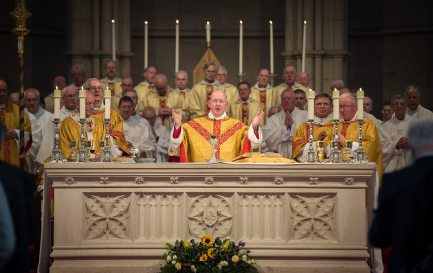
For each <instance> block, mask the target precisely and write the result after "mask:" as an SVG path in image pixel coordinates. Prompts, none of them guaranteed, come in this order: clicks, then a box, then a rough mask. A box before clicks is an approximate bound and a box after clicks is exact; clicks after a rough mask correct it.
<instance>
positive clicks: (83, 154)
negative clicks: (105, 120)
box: [78, 119, 89, 162]
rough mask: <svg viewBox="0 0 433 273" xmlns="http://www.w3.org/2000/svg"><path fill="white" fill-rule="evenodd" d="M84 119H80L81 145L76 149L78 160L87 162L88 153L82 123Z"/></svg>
mask: <svg viewBox="0 0 433 273" xmlns="http://www.w3.org/2000/svg"><path fill="white" fill-rule="evenodd" d="M85 122H86V120H85V119H80V124H81V147H80V150H79V151H78V162H89V153H88V151H87V145H86V141H85V139H84V124H85Z"/></svg>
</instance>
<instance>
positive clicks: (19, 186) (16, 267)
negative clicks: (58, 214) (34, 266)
mask: <svg viewBox="0 0 433 273" xmlns="http://www.w3.org/2000/svg"><path fill="white" fill-rule="evenodd" d="M0 178H1V180H2V182H3V187H4V189H5V193H6V196H7V198H8V202H9V207H10V209H11V214H12V219H13V223H14V229H15V234H16V237H17V238H16V239H17V242H16V247H15V252H14V253H13V255H12V257H11V259H10V260H9V262H8V263H7V264H6V265H5V268H4V269H3V271H2V272H5V273H6V272H14V273H15V272H17V273H21V272H22V273H24V272H26V273H28V272H29V253H28V245H29V244H30V242H31V241H32V238H31V236H30V231H31V230H32V229H34V228H36V227H35V223H34V222H33V219H34V217H35V213H36V211H35V208H34V203H33V193H34V189H35V188H34V177H33V176H32V175H31V174H29V173H27V172H25V171H23V170H22V169H20V168H18V167H15V166H12V165H10V164H7V163H5V162H2V161H0Z"/></svg>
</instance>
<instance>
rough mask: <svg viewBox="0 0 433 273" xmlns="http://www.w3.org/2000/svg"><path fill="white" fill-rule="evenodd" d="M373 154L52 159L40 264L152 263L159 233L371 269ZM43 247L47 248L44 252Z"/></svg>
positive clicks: (269, 267) (290, 264)
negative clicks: (312, 158) (203, 160)
mask: <svg viewBox="0 0 433 273" xmlns="http://www.w3.org/2000/svg"><path fill="white" fill-rule="evenodd" d="M375 170H376V167H375V165H374V164H372V163H369V164H248V163H243V164H240V163H238V164H235V163H232V164H194V163H193V164H170V163H164V164H160V163H139V164H126V163H125V164H122V163H87V164H86V163H63V164H59V163H48V164H46V165H45V178H46V179H45V181H46V183H45V189H44V220H43V222H44V224H43V226H44V227H43V234H42V247H41V250H42V255H41V264H40V271H41V272H47V270H48V254H49V252H50V245H49V243H50V234H51V233H50V230H49V226H50V225H49V217H47V215H49V208H50V198H49V194H50V190H49V188H50V185H52V186H53V189H54V191H55V194H54V197H55V198H54V233H53V234H54V238H53V240H54V241H53V248H52V252H51V258H52V259H53V263H52V265H51V267H50V268H49V271H50V272H56V273H57V272H62V273H64V272H66V273H69V272H80V273H83V272H92V273H93V272H95V273H96V272H98V273H100V272H101V273H102V272H104V273H105V272H137V273H138V272H158V269H159V263H160V261H161V256H162V255H163V253H164V252H165V247H164V246H165V243H167V242H170V243H173V242H174V241H175V240H176V239H191V238H198V237H200V236H201V235H203V234H205V233H210V234H213V235H214V236H220V237H230V238H232V239H234V240H236V241H238V240H243V241H245V242H246V247H247V248H249V249H251V251H252V256H253V257H254V259H255V260H256V262H257V265H258V267H259V269H260V270H261V272H365V273H367V272H369V271H370V270H369V268H368V265H367V263H366V259H367V258H368V257H369V253H368V248H367V231H368V222H369V220H368V219H369V218H371V211H372V208H373V203H374V199H375V188H377V183H376V171H375ZM44 253H45V255H44Z"/></svg>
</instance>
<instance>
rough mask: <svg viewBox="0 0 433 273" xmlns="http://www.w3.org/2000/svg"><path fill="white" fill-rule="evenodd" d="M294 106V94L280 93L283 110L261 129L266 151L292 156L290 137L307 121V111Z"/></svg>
mask: <svg viewBox="0 0 433 273" xmlns="http://www.w3.org/2000/svg"><path fill="white" fill-rule="evenodd" d="M295 105H296V97H295V93H294V92H293V91H292V90H290V89H286V90H285V91H283V93H281V106H282V109H283V110H282V111H280V112H278V113H276V114H274V115H273V116H272V117H270V118H269V119H268V121H267V122H266V125H265V126H264V127H263V135H264V138H265V141H266V145H267V146H268V149H269V150H270V151H272V152H277V153H279V154H281V155H282V156H284V157H287V158H291V156H292V136H293V135H294V134H295V132H296V130H297V128H298V127H299V126H300V125H301V124H302V123H304V122H305V121H307V111H305V110H300V109H298V108H297V107H295Z"/></svg>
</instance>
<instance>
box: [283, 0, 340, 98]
mask: <svg viewBox="0 0 433 273" xmlns="http://www.w3.org/2000/svg"><path fill="white" fill-rule="evenodd" d="M346 5H347V0H328V1H326V2H324V1H323V0H305V1H302V0H286V7H285V9H286V11H285V16H286V18H285V52H283V53H282V56H283V58H284V63H285V64H293V65H295V66H296V68H297V69H298V71H300V70H301V62H302V35H303V21H304V20H307V21H308V25H307V43H306V60H305V72H307V73H309V74H310V87H311V88H313V89H314V90H316V91H326V92H329V86H330V83H331V81H332V80H333V79H343V80H345V79H346V73H345V69H344V67H345V59H346V56H347V42H346V40H347V31H346V17H345V9H346Z"/></svg>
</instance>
